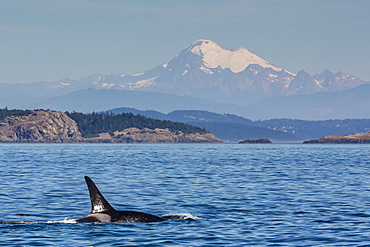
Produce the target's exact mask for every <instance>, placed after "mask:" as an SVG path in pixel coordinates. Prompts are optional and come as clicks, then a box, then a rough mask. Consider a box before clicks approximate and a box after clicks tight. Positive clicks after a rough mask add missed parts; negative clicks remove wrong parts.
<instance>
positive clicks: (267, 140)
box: [239, 138, 272, 143]
mask: <svg viewBox="0 0 370 247" xmlns="http://www.w3.org/2000/svg"><path fill="white" fill-rule="evenodd" d="M239 143H272V141H271V140H270V139H268V138H261V139H247V140H244V141H240V142H239Z"/></svg>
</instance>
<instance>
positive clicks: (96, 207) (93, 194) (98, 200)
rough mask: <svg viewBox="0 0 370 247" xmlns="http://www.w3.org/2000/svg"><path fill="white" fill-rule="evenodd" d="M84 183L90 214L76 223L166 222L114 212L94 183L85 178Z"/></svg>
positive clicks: (133, 212) (147, 215)
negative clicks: (88, 199)
mask: <svg viewBox="0 0 370 247" xmlns="http://www.w3.org/2000/svg"><path fill="white" fill-rule="evenodd" d="M85 181H86V184H87V188H88V189H89V193H90V200H91V212H90V214H88V215H86V216H84V217H82V218H80V219H77V220H76V222H93V223H108V222H116V223H121V222H157V221H164V220H166V219H164V218H161V217H158V216H155V215H151V214H146V213H141V212H136V211H118V210H115V209H114V208H113V207H112V206H111V205H110V204H109V203H108V201H107V200H106V199H105V198H104V197H103V195H102V194H101V193H100V191H99V189H98V187H96V185H95V183H94V182H93V181H92V180H91V178H89V177H88V176H85Z"/></svg>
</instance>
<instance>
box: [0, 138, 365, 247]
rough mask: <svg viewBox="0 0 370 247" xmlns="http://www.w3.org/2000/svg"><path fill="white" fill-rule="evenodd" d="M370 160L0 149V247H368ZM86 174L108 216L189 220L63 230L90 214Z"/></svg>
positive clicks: (278, 149) (309, 150)
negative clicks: (110, 210)
mask: <svg viewBox="0 0 370 247" xmlns="http://www.w3.org/2000/svg"><path fill="white" fill-rule="evenodd" d="M369 149H370V146H369V145H302V144H271V145H269V144H267V145H266V144H265V145H263V144H261V145H254V144H252V145H242V144H0V169H1V178H2V182H1V183H0V203H1V204H2V210H1V211H0V245H4V246H5V245H6V246H9V245H39V246H44V245H59V246H102V245H118V246H127V245H129V246H212V245H216V244H220V245H223V246H241V245H250V246H320V245H322V246H366V245H368V244H369V243H370V235H369V231H370V224H369V220H370V214H369V211H370V182H369V175H370V158H369V156H368V153H369ZM85 175H87V176H90V177H91V178H92V179H93V180H94V181H95V183H96V184H97V186H98V187H99V189H100V191H101V192H102V193H103V195H104V196H105V198H106V199H107V200H108V201H109V202H110V203H111V205H112V206H113V207H115V208H116V209H117V210H136V211H142V212H146V213H150V214H155V215H162V214H177V215H178V214H186V215H188V216H189V217H190V219H176V218H173V219H171V220H168V221H165V222H155V223H108V224H90V223H71V222H73V219H77V218H80V217H82V216H84V215H86V214H88V213H89V212H90V210H91V206H90V201H89V195H88V190H87V187H86V184H85V181H84V179H83V176H85ZM65 219H67V220H65Z"/></svg>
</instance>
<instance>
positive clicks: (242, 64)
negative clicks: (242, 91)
mask: <svg viewBox="0 0 370 247" xmlns="http://www.w3.org/2000/svg"><path fill="white" fill-rule="evenodd" d="M187 50H189V51H191V52H192V53H194V54H196V55H198V56H200V57H202V59H203V62H204V64H205V65H206V67H207V68H212V69H213V68H217V67H221V68H222V69H230V70H231V71H232V72H234V73H239V72H241V71H243V70H245V69H246V68H247V67H248V66H249V65H250V64H258V65H260V66H261V67H263V68H271V69H273V70H276V71H281V70H282V69H281V68H278V67H276V66H274V65H272V64H270V63H269V62H267V61H266V60H264V59H262V58H261V57H259V56H257V55H256V54H254V53H252V52H250V51H249V50H247V49H245V48H242V47H241V48H239V49H237V50H235V51H232V50H227V49H224V48H222V47H221V46H219V45H218V44H216V43H215V42H213V41H210V40H205V39H199V40H197V41H195V42H194V43H193V44H192V45H190V46H189V47H188V48H187Z"/></svg>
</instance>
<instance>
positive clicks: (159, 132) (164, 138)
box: [0, 110, 222, 143]
mask: <svg viewBox="0 0 370 247" xmlns="http://www.w3.org/2000/svg"><path fill="white" fill-rule="evenodd" d="M0 142H24V143H72V142H89V143H204V142H206V143H207V142H208V143H214V142H222V141H221V140H220V139H218V138H217V137H215V136H214V135H212V134H209V133H207V134H200V133H195V134H184V133H183V132H181V131H177V132H172V131H170V130H169V129H155V130H152V129H148V128H144V129H138V128H128V129H124V130H122V131H115V132H110V133H101V134H99V135H98V136H97V137H92V138H83V137H82V135H81V133H80V131H79V129H78V126H77V124H76V122H75V121H74V120H73V119H71V118H70V117H68V116H67V115H66V114H65V113H62V112H56V111H44V110H37V111H31V113H30V114H28V115H24V116H10V117H6V118H4V119H3V120H2V121H0Z"/></svg>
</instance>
